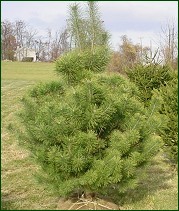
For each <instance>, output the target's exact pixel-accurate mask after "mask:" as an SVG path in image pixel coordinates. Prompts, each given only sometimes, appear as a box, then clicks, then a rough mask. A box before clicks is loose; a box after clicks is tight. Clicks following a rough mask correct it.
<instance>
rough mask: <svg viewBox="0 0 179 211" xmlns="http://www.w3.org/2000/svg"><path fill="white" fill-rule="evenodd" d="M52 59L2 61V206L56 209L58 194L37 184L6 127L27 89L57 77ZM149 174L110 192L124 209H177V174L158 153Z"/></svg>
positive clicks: (33, 167)
mask: <svg viewBox="0 0 179 211" xmlns="http://www.w3.org/2000/svg"><path fill="white" fill-rule="evenodd" d="M54 68H55V65H54V64H53V63H40V62H39V63H20V62H2V63H1V69H2V71H1V78H2V81H1V90H2V91H1V110H2V111H1V117H2V120H1V123H2V124H1V127H2V128H1V137H2V142H1V162H2V163H1V167H2V168H1V170H2V172H1V173H2V174H1V188H2V189H1V191H2V192H1V194H2V195H1V197H2V199H1V200H2V203H1V210H57V209H58V207H59V203H60V201H61V200H60V198H59V197H57V196H53V195H52V194H51V193H49V192H47V191H46V190H45V187H44V186H42V185H40V184H38V183H37V182H36V180H35V178H34V173H35V172H36V171H37V170H38V166H37V165H35V164H34V163H33V160H31V159H30V158H29V156H28V152H27V151H26V150H25V149H23V148H21V147H20V146H19V145H18V141H17V139H16V137H15V136H14V134H13V133H11V132H10V130H9V129H8V128H10V127H11V125H12V124H13V125H14V126H18V121H17V117H16V112H17V111H18V110H19V109H20V107H21V104H20V99H21V97H22V96H23V94H24V93H25V92H26V90H27V89H28V88H30V87H32V86H33V85H34V84H36V83H38V82H40V81H49V80H54V79H58V77H57V76H55V72H54ZM147 172H148V175H149V176H148V177H147V178H146V179H145V180H143V182H142V183H141V184H140V185H139V187H138V188H137V189H136V190H133V191H129V192H128V193H126V194H125V195H123V196H119V195H117V194H115V193H113V194H114V195H113V198H114V199H115V202H116V203H119V204H120V205H121V207H122V209H125V210H178V174H177V172H176V170H175V169H173V168H172V167H171V166H170V164H169V163H168V162H167V161H166V160H165V159H164V157H163V155H162V153H160V154H158V155H157V156H156V157H155V158H154V160H153V161H152V163H151V166H150V167H148V168H147ZM61 203H62V202H61Z"/></svg>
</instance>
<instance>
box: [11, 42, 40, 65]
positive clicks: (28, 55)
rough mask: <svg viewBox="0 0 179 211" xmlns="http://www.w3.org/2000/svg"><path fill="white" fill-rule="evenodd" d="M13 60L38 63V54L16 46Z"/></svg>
mask: <svg viewBox="0 0 179 211" xmlns="http://www.w3.org/2000/svg"><path fill="white" fill-rule="evenodd" d="M15 59H16V60H17V61H24V62H25V61H28V62H35V61H39V56H38V53H37V52H36V51H35V50H34V49H30V48H27V47H19V46H18V47H17V50H16V52H15Z"/></svg>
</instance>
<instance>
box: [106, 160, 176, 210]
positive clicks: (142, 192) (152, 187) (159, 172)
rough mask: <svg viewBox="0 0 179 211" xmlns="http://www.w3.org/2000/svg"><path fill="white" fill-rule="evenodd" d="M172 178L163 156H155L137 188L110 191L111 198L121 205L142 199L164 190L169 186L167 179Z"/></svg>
mask: <svg viewBox="0 0 179 211" xmlns="http://www.w3.org/2000/svg"><path fill="white" fill-rule="evenodd" d="M172 178H173V173H172V169H171V167H170V166H168V165H167V164H166V163H165V162H164V160H163V158H161V157H160V158H159V157H157V159H155V160H154V161H152V163H151V164H150V166H148V167H147V169H146V176H145V178H144V179H143V180H142V181H140V183H139V185H138V187H137V188H135V189H134V190H128V191H127V192H125V193H123V194H122V193H117V191H115V190H113V191H110V193H109V195H110V196H111V197H110V198H111V200H112V201H113V202H114V203H116V204H119V205H120V206H123V205H124V204H128V205H129V204H132V203H135V202H139V201H141V200H143V199H144V198H145V197H147V196H152V195H153V194H154V193H155V192H157V191H159V190H166V189H169V188H171V187H172V186H170V185H169V184H167V181H169V180H170V179H172Z"/></svg>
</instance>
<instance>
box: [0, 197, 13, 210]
mask: <svg viewBox="0 0 179 211" xmlns="http://www.w3.org/2000/svg"><path fill="white" fill-rule="evenodd" d="M1 210H14V206H13V201H11V200H9V199H8V195H6V194H2V195H1Z"/></svg>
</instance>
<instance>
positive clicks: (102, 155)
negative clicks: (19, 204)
mask: <svg viewBox="0 0 179 211" xmlns="http://www.w3.org/2000/svg"><path fill="white" fill-rule="evenodd" d="M109 55H110V52H109V51H108V50H107V49H105V48H103V47H98V48H97V47H96V48H94V51H93V52H92V51H91V49H89V50H88V49H86V50H85V51H83V52H77V51H75V52H70V53H68V54H66V55H64V56H63V57H62V58H60V59H59V60H58V61H57V63H56V71H57V72H58V73H59V74H60V75H61V77H62V79H61V80H60V79H59V81H56V82H50V83H44V84H40V85H38V86H36V87H34V88H33V89H32V90H30V91H29V92H28V93H27V95H26V96H24V98H23V105H24V108H23V110H22V112H21V114H20V117H21V120H22V123H23V128H24V129H23V130H22V131H20V133H19V134H20V135H19V140H20V141H21V143H23V144H24V145H25V146H27V147H28V148H29V150H30V151H31V153H32V155H33V156H34V159H35V160H36V161H37V162H38V163H39V165H40V166H41V173H40V171H39V180H40V181H41V182H44V184H45V185H46V186H47V187H50V188H52V189H53V191H54V192H55V193H57V194H58V195H61V196H68V195H70V194H71V193H73V192H79V193H80V192H85V193H91V192H95V193H104V192H106V191H107V190H108V189H109V188H115V189H116V191H119V192H125V191H126V190H128V189H129V188H130V189H131V188H134V187H136V185H137V183H138V179H139V173H138V170H139V169H142V166H144V165H145V164H147V163H148V161H149V160H150V159H151V158H152V157H153V156H154V155H155V154H156V153H157V152H158V150H159V148H160V146H161V145H162V140H161V138H160V136H158V135H157V133H158V131H159V130H160V129H161V127H162V125H163V122H165V121H164V120H163V119H162V118H161V115H160V114H159V113H158V112H157V111H158V109H159V107H160V104H159V102H160V101H159V100H158V99H157V96H156V97H155V98H152V100H151V103H150V105H149V106H148V107H147V108H145V107H144V105H143V103H142V102H140V101H139V99H138V90H137V88H136V86H135V85H134V84H133V83H131V82H129V81H128V80H127V79H125V78H123V77H122V76H120V75H117V74H110V75H109V74H107V73H106V72H105V66H106V65H107V63H108V60H109Z"/></svg>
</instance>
